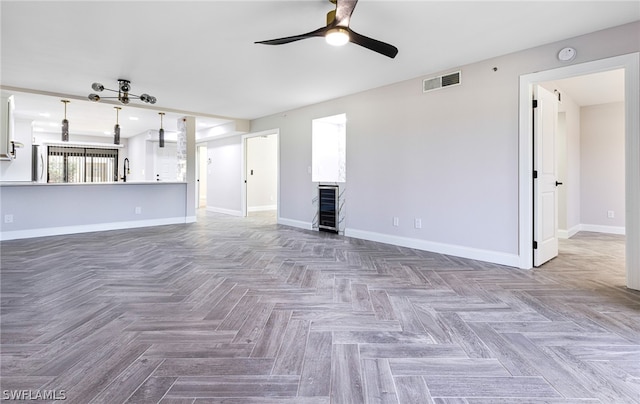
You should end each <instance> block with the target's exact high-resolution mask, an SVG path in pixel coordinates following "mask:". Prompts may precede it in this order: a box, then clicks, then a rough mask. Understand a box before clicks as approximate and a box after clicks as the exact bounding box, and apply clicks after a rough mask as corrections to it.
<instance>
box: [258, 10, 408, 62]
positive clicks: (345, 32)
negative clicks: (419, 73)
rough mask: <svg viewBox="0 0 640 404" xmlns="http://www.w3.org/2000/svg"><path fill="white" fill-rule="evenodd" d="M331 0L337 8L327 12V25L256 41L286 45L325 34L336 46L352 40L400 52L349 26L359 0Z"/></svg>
mask: <svg viewBox="0 0 640 404" xmlns="http://www.w3.org/2000/svg"><path fill="white" fill-rule="evenodd" d="M329 1H331V3H333V4H335V5H336V8H335V10H331V11H330V12H329V13H328V14H327V26H326V27H322V28H318V29H317V30H315V31H311V32H307V33H306V34H301V35H294V36H288V37H285V38H278V39H269V40H266V41H258V42H255V43H260V44H264V45H284V44H287V43H290V42H295V41H299V40H301V39H307V38H313V37H316V36H320V37H321V36H324V37H325V38H326V40H327V42H328V43H330V44H332V45H336V46H339V45H344V44H346V43H347V42H352V43H355V44H357V45H360V46H363V47H365V48H367V49H370V50H372V51H374V52H378V53H380V54H382V55H385V56H388V57H390V58H394V57H395V56H396V55H397V54H398V48H396V47H395V46H393V45H390V44H388V43H384V42H381V41H378V40H376V39H373V38H369V37H366V36H364V35H360V34H358V33H357V32H355V31H354V30H352V29H351V28H349V22H350V20H351V14H353V10H354V9H355V8H356V4H357V3H358V0H329Z"/></svg>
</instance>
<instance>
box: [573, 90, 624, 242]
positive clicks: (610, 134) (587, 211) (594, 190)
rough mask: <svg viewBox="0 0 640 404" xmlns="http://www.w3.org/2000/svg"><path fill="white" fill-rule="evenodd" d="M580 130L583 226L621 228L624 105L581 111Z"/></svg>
mask: <svg viewBox="0 0 640 404" xmlns="http://www.w3.org/2000/svg"><path fill="white" fill-rule="evenodd" d="M580 127H581V128H582V130H581V142H580V144H581V148H580V154H581V162H582V164H581V171H582V172H581V176H582V178H583V181H582V187H581V201H582V205H581V212H582V215H581V222H582V225H583V227H584V226H591V227H586V229H592V230H598V226H604V227H605V228H604V229H602V230H606V227H609V226H611V227H618V228H624V226H625V184H624V179H625V167H624V155H625V154H624V147H625V145H624V138H625V134H624V130H625V123H624V103H622V102H619V103H610V104H602V105H593V106H588V107H582V108H581V109H580ZM608 211H614V213H615V217H613V218H609V217H608V216H607V212H608ZM594 226H595V227H594Z"/></svg>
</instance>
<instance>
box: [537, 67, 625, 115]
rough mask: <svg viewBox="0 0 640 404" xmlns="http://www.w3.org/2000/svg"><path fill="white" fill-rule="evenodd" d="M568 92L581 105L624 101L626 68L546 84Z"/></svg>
mask: <svg viewBox="0 0 640 404" xmlns="http://www.w3.org/2000/svg"><path fill="white" fill-rule="evenodd" d="M545 87H547V88H549V89H551V90H554V89H557V90H558V91H560V93H561V94H563V95H564V94H566V95H568V96H569V97H571V99H572V100H573V101H574V102H575V103H576V104H578V105H579V106H581V107H584V106H589V105H597V104H608V103H610V102H622V101H624V69H618V70H611V71H607V72H600V73H593V74H586V75H584V76H577V77H571V78H568V79H564V80H556V81H552V82H549V83H547V85H546V86H545Z"/></svg>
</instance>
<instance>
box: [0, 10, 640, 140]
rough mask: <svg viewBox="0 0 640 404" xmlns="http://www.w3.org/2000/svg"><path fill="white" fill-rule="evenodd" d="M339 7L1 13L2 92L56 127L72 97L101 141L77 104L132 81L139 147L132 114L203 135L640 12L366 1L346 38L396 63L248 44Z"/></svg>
mask: <svg viewBox="0 0 640 404" xmlns="http://www.w3.org/2000/svg"><path fill="white" fill-rule="evenodd" d="M332 7H333V6H332V5H331V3H329V1H328V0H301V1H292V2H291V1H269V0H260V1H238V0H236V1H190V2H186V1H96V0H91V1H89V0H87V1H40V2H35V1H8V0H3V1H2V2H0V11H1V34H2V42H1V45H2V47H1V52H2V53H1V56H2V57H1V69H2V70H1V73H2V75H1V80H2V82H1V84H2V85H3V86H4V87H5V88H6V87H7V86H9V87H14V88H25V89H32V90H39V91H45V92H49V93H54V94H56V96H55V97H52V98H51V104H49V106H48V107H47V108H49V109H50V111H48V112H49V113H50V114H51V116H52V121H51V122H54V123H56V124H57V125H59V122H60V119H61V118H62V111H63V105H62V104H61V103H60V97H59V96H58V95H67V96H70V97H75V98H74V99H72V103H71V104H69V110H68V111H69V119H70V121H72V125H73V124H74V122H75V125H78V124H79V121H80V120H81V119H82V118H80V116H82V117H87V121H88V122H95V123H96V125H98V123H99V126H100V127H99V128H96V129H95V131H96V132H101V131H104V130H107V131H108V130H110V129H111V128H112V127H113V124H114V123H115V112H114V110H113V105H102V107H103V110H98V109H97V108H98V104H94V103H89V102H86V103H85V102H84V101H80V99H83V98H84V97H86V96H87V95H88V94H89V93H91V92H93V91H92V90H91V83H93V82H95V81H97V82H101V83H103V84H104V85H105V86H106V87H108V88H116V87H117V82H116V81H117V79H119V78H123V79H128V80H131V84H132V93H134V94H140V93H149V94H151V95H154V96H155V97H157V99H158V102H157V104H156V105H154V106H153V107H154V108H153V109H150V110H140V109H133V108H131V107H126V108H125V109H123V110H122V115H121V118H120V123H121V125H122V126H123V136H125V137H126V136H131V135H133V134H137V133H134V132H135V131H134V130H131V131H130V132H128V134H127V133H125V132H126V131H125V125H124V122H126V123H127V124H129V123H131V122H132V121H128V115H141V116H142V115H147V116H148V117H147V118H144V119H142V118H141V119H140V120H139V121H138V123H139V125H140V126H139V129H144V128H145V127H147V126H151V128H156V129H157V126H158V123H159V117H158V115H157V112H158V111H164V110H180V111H188V112H190V113H193V114H195V115H207V116H208V117H209V119H210V120H211V121H210V122H209V123H208V124H209V125H217V124H221V123H225V122H229V119H228V118H238V119H253V118H258V117H261V116H266V115H269V114H273V113H278V112H282V111H286V110H290V109H294V108H298V107H301V106H305V105H309V104H313V103H317V102H321V101H325V100H328V99H333V98H336V97H340V96H343V95H348V94H352V93H356V92H359V91H364V90H366V89H370V88H375V87H379V86H384V85H387V84H391V83H394V82H398V81H402V80H405V79H409V78H414V77H419V76H422V75H427V74H432V73H434V72H439V71H443V70H446V69H450V68H452V67H457V66H461V65H465V64H468V63H473V62H475V61H479V60H483V59H487V58H490V57H494V56H498V55H503V54H507V53H511V52H515V51H518V50H522V49H526V48H530V47H534V46H538V45H542V44H545V43H550V42H554V41H558V40H562V39H565V38H569V37H573V36H577V35H581V34H585V33H589V32H594V31H597V30H600V29H604V28H608V27H612V26H617V25H621V24H625V23H628V22H632V21H637V20H640V2H638V1H635V0H632V1H596V2H587V1H493V2H488V1H379V0H361V1H360V2H359V3H358V6H357V7H356V9H355V12H354V14H353V18H352V19H351V28H352V29H353V30H355V31H357V32H359V33H360V34H363V35H366V36H370V37H373V38H375V39H379V40H381V41H384V42H388V43H391V44H393V45H395V46H396V47H397V48H398V49H399V54H398V56H397V57H396V58H395V59H390V58H387V57H385V56H382V55H379V54H377V53H374V52H371V51H369V50H367V49H365V48H362V47H359V46H357V45H354V44H348V45H346V46H344V47H341V48H334V47H331V46H329V45H327V44H326V43H325V42H324V41H323V40H322V39H321V38H312V39H307V40H303V41H299V42H294V43H291V44H287V45H281V46H267V45H259V44H254V42H255V41H259V40H266V39H273V38H278V37H282V36H290V35H295V34H300V33H304V32H308V31H311V30H314V29H316V28H319V27H320V26H322V25H323V24H324V23H325V14H326V13H327V12H328V11H329V10H331V9H332ZM16 104H18V105H17V107H18V108H19V109H20V108H22V107H21V106H20V103H19V101H17V102H16ZM26 104H28V102H26V101H25V102H23V103H22V105H23V106H24V107H27V106H28V105H26ZM134 104H139V103H135V102H132V103H131V104H130V106H133V105H134ZM36 107H37V105H36V106H34V108H36ZM42 108H44V107H42ZM128 110H131V111H128ZM94 111H97V113H98V115H99V117H95V114H94V113H93V112H94ZM32 112H33V113H37V114H40V113H41V112H37V111H32ZM38 116H39V115H38ZM178 116H180V113H176V114H173V115H171V114H168V115H167V117H166V118H165V122H167V123H168V124H169V125H172V122H175V120H176V119H177V117H178ZM72 118H73V120H72ZM216 118H217V119H216ZM123 119H124V121H123ZM146 119H148V120H149V121H148V122H147V121H146ZM202 121H203V122H204V118H202ZM76 127H77V126H76ZM104 127H106V129H103V128H104ZM165 129H168V130H171V128H167V127H165ZM135 130H138V127H136V129H135Z"/></svg>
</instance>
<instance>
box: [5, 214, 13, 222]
mask: <svg viewBox="0 0 640 404" xmlns="http://www.w3.org/2000/svg"><path fill="white" fill-rule="evenodd" d="M4 222H5V223H13V215H4Z"/></svg>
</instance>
